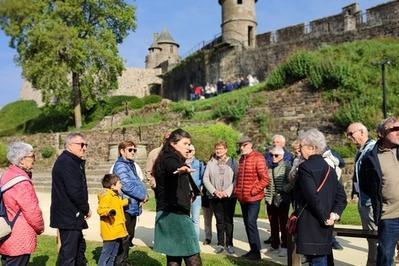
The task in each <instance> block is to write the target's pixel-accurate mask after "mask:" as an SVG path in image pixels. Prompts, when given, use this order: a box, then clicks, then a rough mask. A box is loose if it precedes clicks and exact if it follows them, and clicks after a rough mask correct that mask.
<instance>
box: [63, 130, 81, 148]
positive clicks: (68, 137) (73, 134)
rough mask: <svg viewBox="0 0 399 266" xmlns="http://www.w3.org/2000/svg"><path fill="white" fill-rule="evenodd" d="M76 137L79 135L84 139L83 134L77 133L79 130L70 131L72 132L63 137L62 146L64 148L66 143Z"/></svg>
mask: <svg viewBox="0 0 399 266" xmlns="http://www.w3.org/2000/svg"><path fill="white" fill-rule="evenodd" d="M76 137H81V138H82V139H85V136H83V134H82V133H79V132H72V133H69V134H68V135H67V136H66V137H65V139H64V147H65V148H66V147H67V145H68V144H70V143H71V141H72V140H73V139H74V138H76Z"/></svg>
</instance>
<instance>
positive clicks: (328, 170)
mask: <svg viewBox="0 0 399 266" xmlns="http://www.w3.org/2000/svg"><path fill="white" fill-rule="evenodd" d="M330 169H331V167H330V166H329V165H328V169H327V173H326V175H325V176H324V178H323V181H321V183H320V185H319V187H318V188H317V189H316V191H317V192H320V190H321V189H322V188H323V186H324V184H325V183H326V180H327V177H328V175H329V174H330ZM306 206H308V204H307V203H306V204H305V206H303V208H302V210H301V211H300V212H299V213H298V218H299V217H300V216H301V214H302V212H303V211H304V210H305V208H306Z"/></svg>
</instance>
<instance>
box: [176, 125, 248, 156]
mask: <svg viewBox="0 0 399 266" xmlns="http://www.w3.org/2000/svg"><path fill="white" fill-rule="evenodd" d="M184 129H185V130H187V131H188V132H189V133H190V134H191V138H192V139H191V141H192V143H193V145H194V146H195V157H197V158H198V159H200V160H203V161H205V162H207V161H208V160H209V158H210V156H211V154H212V153H213V151H214V147H213V145H214V144H215V143H216V142H217V141H218V140H224V141H226V143H227V146H228V154H229V156H231V157H236V156H237V150H236V142H237V140H238V138H239V136H240V133H239V132H238V131H236V130H235V129H233V128H232V127H230V126H228V125H225V124H221V123H218V124H214V125H208V126H192V127H185V128H184Z"/></svg>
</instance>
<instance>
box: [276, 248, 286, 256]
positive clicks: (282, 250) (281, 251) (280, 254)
mask: <svg viewBox="0 0 399 266" xmlns="http://www.w3.org/2000/svg"><path fill="white" fill-rule="evenodd" d="M278 256H279V257H287V249H286V248H280V251H279V253H278Z"/></svg>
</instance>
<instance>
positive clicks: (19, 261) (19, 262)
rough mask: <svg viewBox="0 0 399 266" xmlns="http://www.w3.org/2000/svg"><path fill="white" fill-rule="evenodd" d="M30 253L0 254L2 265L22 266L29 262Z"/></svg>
mask: <svg viewBox="0 0 399 266" xmlns="http://www.w3.org/2000/svg"><path fill="white" fill-rule="evenodd" d="M29 258H30V254H24V255H20V256H6V255H2V256H1V263H2V265H3V266H24V265H28V263H29Z"/></svg>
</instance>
